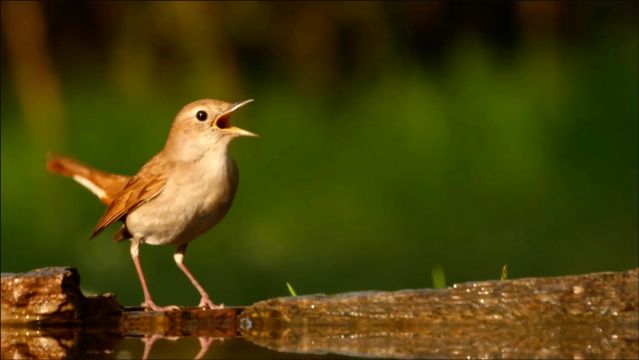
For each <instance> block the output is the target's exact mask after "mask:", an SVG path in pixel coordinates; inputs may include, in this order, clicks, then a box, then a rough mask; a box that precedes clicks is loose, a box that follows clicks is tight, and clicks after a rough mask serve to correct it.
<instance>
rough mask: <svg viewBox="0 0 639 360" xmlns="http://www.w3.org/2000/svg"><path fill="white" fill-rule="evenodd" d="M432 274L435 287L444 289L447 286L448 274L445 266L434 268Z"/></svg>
mask: <svg viewBox="0 0 639 360" xmlns="http://www.w3.org/2000/svg"><path fill="white" fill-rule="evenodd" d="M430 274H431V277H432V279H433V288H435V289H443V288H445V287H446V274H445V273H444V268H443V267H441V266H436V267H434V268H432V269H431V271H430Z"/></svg>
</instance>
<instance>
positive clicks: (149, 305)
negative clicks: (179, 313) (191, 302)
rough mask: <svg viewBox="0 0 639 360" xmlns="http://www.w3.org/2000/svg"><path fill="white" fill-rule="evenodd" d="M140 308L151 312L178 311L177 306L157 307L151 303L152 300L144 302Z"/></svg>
mask: <svg viewBox="0 0 639 360" xmlns="http://www.w3.org/2000/svg"><path fill="white" fill-rule="evenodd" d="M142 307H143V308H144V309H146V310H152V311H175V310H179V309H180V307H179V306H177V305H168V306H159V305H157V304H156V303H154V302H153V300H146V301H144V302H143V303H142Z"/></svg>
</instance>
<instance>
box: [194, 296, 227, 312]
mask: <svg viewBox="0 0 639 360" xmlns="http://www.w3.org/2000/svg"><path fill="white" fill-rule="evenodd" d="M198 307H201V308H205V309H206V308H209V309H224V304H220V305H215V304H213V301H211V299H210V298H209V297H208V296H202V300H200V303H199V304H198Z"/></svg>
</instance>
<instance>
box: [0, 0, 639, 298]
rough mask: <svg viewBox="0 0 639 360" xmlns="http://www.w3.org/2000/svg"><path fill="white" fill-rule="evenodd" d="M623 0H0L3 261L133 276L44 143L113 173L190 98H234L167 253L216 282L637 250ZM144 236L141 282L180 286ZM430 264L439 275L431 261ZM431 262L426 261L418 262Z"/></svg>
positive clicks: (483, 269) (458, 275)
mask: <svg viewBox="0 0 639 360" xmlns="http://www.w3.org/2000/svg"><path fill="white" fill-rule="evenodd" d="M637 10H638V9H637V3H635V2H510V3H477V4H474V3H459V2H450V3H440V2H406V3H400V2H386V3H384V2H374V3H365V2H353V3H337V2H308V3H296V2H281V3H280V2H268V3H265V2H241V3H231V2H220V3H217V2H216V3H210V2H192V3H170V2H157V3H155V2H141V3H123V2H54V3H49V2H46V3H15V2H11V3H9V2H3V3H2V47H1V49H0V50H1V58H2V63H1V71H2V78H1V90H2V95H1V101H2V108H1V117H2V123H1V130H2V138H1V140H2V149H1V150H2V154H1V163H2V175H1V181H2V193H1V195H2V208H1V210H2V234H1V235H2V241H1V250H2V255H1V256H2V257H1V260H2V266H1V269H2V271H12V272H19V271H26V270H30V269H33V268H37V267H44V266H54V265H69V266H74V267H77V268H78V269H79V271H80V274H81V276H82V286H83V288H84V289H85V290H86V291H87V292H95V293H103V292H114V293H116V294H117V296H118V298H119V300H120V302H122V303H124V304H127V305H134V304H138V303H139V302H141V301H142V291H141V289H140V285H139V283H138V280H137V278H136V275H135V270H134V268H133V265H132V263H131V261H130V258H129V249H128V246H127V245H126V244H122V243H119V244H116V243H113V242H112V241H111V240H110V236H111V234H112V233H113V232H114V231H115V228H114V229H110V231H106V232H105V233H104V234H103V235H101V236H99V237H98V238H97V239H95V240H92V241H88V238H89V235H90V233H91V230H92V229H93V226H94V225H95V223H96V222H97V219H98V218H99V217H100V215H101V214H102V212H103V208H102V205H101V204H100V203H99V202H98V201H97V200H96V199H95V198H94V197H93V195H91V194H90V193H88V192H87V191H86V190H84V189H82V188H81V187H80V186H79V185H78V184H76V183H74V182H73V181H71V180H69V179H65V178H61V177H56V176H53V175H51V174H48V173H47V172H46V170H45V160H46V154H47V152H49V151H50V152H56V153H62V154H65V155H69V156H72V157H75V158H77V159H79V160H81V161H83V162H86V163H88V164H91V165H92V166H95V167H97V168H100V169H103V170H108V171H113V172H118V173H125V174H133V173H135V172H136V171H137V170H138V169H139V168H140V167H141V166H142V164H144V162H145V161H146V160H148V159H149V158H150V157H151V156H152V155H153V154H154V153H155V152H157V151H159V150H160V149H161V148H162V146H163V144H164V141H165V139H166V134H167V131H168V128H169V126H170V123H171V121H172V119H173V116H175V114H176V113H177V111H178V110H179V109H180V108H181V107H182V106H183V105H185V104H186V103H188V102H190V101H193V100H196V99H199V98H216V99H223V100H227V101H237V100H242V99H246V98H254V99H255V100H256V101H255V102H254V103H252V104H251V105H249V106H247V107H246V108H245V109H243V110H242V111H241V112H238V114H237V115H236V116H235V117H234V122H235V123H236V124H237V125H238V126H241V127H243V128H246V129H248V130H251V131H255V132H257V133H258V134H260V138H258V139H240V140H238V141H237V142H236V143H234V144H233V149H232V153H233V155H234V158H235V159H236V160H237V162H238V164H239V168H240V173H241V176H240V188H239V191H238V194H237V197H236V200H235V204H234V206H233V208H232V209H231V211H230V213H229V214H228V216H227V218H226V219H225V220H224V221H223V222H222V223H221V224H219V225H218V226H217V227H216V228H214V229H213V230H211V231H209V232H208V233H206V234H205V235H204V236H202V237H201V238H199V239H198V240H196V241H195V242H194V243H192V245H191V246H190V247H189V252H187V256H186V263H187V264H188V265H189V267H190V268H191V270H192V271H193V273H194V274H195V275H196V276H197V277H198V278H199V279H200V280H201V282H202V283H203V285H204V287H205V288H206V289H207V290H208V291H209V293H210V294H211V295H212V297H213V300H214V301H216V302H223V303H225V304H227V305H244V304H250V303H252V302H254V301H257V300H260V299H264V298H267V297H273V296H280V295H286V294H287V293H288V291H287V290H286V286H285V283H286V282H290V283H291V284H292V285H293V286H294V287H295V289H296V290H297V292H298V293H300V294H308V293H319V292H322V293H336V292H343V291H350V290H363V289H379V290H395V289H402V288H423V287H431V286H433V285H441V283H442V281H445V283H446V284H447V285H450V284H452V283H454V282H463V281H471V280H482V279H495V278H498V277H499V273H500V268H501V266H502V265H504V264H508V267H509V273H510V276H511V277H528V276H551V275H564V274H578V273H586V272H595V271H607V270H623V269H627V268H632V267H637V266H638V261H637V253H638V246H637V225H638V224H637V216H638V209H637V180H638V172H637V163H638V162H637V160H638V158H637V145H638V144H637V134H638V132H637V130H638V129H637V116H638V112H637V109H638V107H637V99H638V95H639V91H638V74H637V63H638V60H639V59H638V40H639V39H638V33H637V30H638V29H637V21H636V14H637ZM173 250H174V249H173V248H172V247H153V246H144V247H142V249H141V261H142V265H143V267H144V269H145V273H146V275H147V279H148V282H149V286H150V289H151V292H152V293H153V294H154V296H155V298H156V301H157V302H158V303H160V304H168V303H178V304H182V305H191V304H196V303H197V299H198V296H197V294H196V292H195V290H194V289H192V288H191V285H190V284H189V282H188V281H187V280H186V278H184V276H183V274H182V273H181V272H180V271H179V270H178V269H177V268H176V267H175V265H174V263H173V259H172V257H171V254H172V252H173ZM444 278H445V280H444ZM434 283H436V284H434Z"/></svg>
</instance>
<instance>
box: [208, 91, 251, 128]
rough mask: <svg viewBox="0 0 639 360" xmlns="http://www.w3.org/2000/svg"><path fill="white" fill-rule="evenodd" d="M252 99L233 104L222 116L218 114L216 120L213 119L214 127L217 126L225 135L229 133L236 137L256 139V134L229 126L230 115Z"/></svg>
mask: <svg viewBox="0 0 639 360" xmlns="http://www.w3.org/2000/svg"><path fill="white" fill-rule="evenodd" d="M252 101H253V99H248V100H244V101H240V102H236V103H233V104H230V106H229V108H228V110H226V111H225V112H223V113H222V114H220V115H219V116H218V117H217V119H215V121H214V122H213V125H214V126H217V127H218V128H219V129H220V130H222V131H224V132H227V133H231V134H235V135H237V136H253V137H257V134H254V133H252V132H250V131H248V130H244V129H240V128H239V127H235V126H232V125H231V122H230V120H231V114H233V112H234V111H235V110H237V109H239V108H241V107H242V106H244V105H246V104H248V103H250V102H252Z"/></svg>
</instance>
